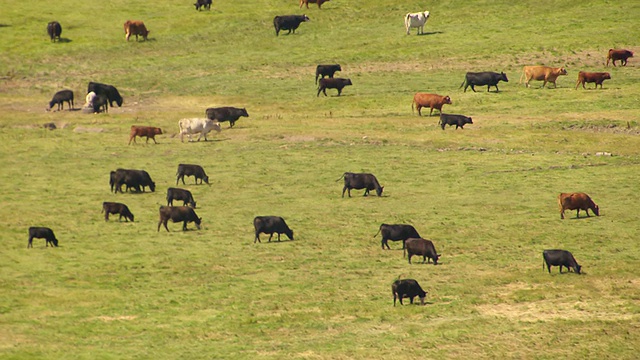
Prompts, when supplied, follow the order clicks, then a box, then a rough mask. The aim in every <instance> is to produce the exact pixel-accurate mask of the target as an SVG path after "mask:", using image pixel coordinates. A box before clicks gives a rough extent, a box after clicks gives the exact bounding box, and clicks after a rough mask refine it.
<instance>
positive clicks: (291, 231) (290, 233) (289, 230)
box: [284, 229, 293, 240]
mask: <svg viewBox="0 0 640 360" xmlns="http://www.w3.org/2000/svg"><path fill="white" fill-rule="evenodd" d="M284 234H285V235H287V237H288V238H289V240H293V230H291V229H287V230H286V231H285V232H284Z"/></svg>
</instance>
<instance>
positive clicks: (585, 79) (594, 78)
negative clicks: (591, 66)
mask: <svg viewBox="0 0 640 360" xmlns="http://www.w3.org/2000/svg"><path fill="white" fill-rule="evenodd" d="M606 79H611V75H610V74H609V73H608V72H584V71H580V72H579V73H578V82H576V90H577V89H578V86H580V84H582V88H583V89H586V88H585V87H584V83H596V89H597V88H598V85H600V89H602V83H603V82H604V81H605V80H606Z"/></svg>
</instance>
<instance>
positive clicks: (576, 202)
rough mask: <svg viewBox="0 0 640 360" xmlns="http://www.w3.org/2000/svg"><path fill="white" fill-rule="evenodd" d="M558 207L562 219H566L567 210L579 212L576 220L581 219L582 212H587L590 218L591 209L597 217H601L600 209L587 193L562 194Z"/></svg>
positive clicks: (559, 196)
mask: <svg viewBox="0 0 640 360" xmlns="http://www.w3.org/2000/svg"><path fill="white" fill-rule="evenodd" d="M558 206H559V207H560V219H564V211H565V210H577V212H576V218H579V217H580V210H584V211H586V212H587V216H590V215H589V209H591V211H593V213H594V214H596V216H600V208H599V207H598V205H596V203H594V202H593V200H591V198H590V197H589V195H587V194H585V193H560V195H558Z"/></svg>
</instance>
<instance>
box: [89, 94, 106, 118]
mask: <svg viewBox="0 0 640 360" xmlns="http://www.w3.org/2000/svg"><path fill="white" fill-rule="evenodd" d="M91 107H92V108H93V112H94V113H98V114H99V113H101V112H103V111H104V112H105V113H108V112H109V99H108V98H107V97H106V96H104V95H96V96H95V97H94V98H93V101H92V102H91Z"/></svg>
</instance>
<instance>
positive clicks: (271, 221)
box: [253, 216, 293, 244]
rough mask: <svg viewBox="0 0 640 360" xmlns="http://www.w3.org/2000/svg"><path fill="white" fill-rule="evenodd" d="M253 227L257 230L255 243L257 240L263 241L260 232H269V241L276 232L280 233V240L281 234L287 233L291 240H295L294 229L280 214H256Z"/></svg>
mask: <svg viewBox="0 0 640 360" xmlns="http://www.w3.org/2000/svg"><path fill="white" fill-rule="evenodd" d="M253 227H254V228H255V230H256V238H255V239H254V240H253V243H254V244H255V243H256V241H257V242H261V241H260V233H264V234H269V242H271V238H272V237H273V234H274V233H276V234H278V241H280V234H285V235H287V237H288V238H289V240H293V231H292V230H291V229H289V226H288V225H287V223H286V222H285V221H284V219H283V218H281V217H280V216H256V217H255V219H253Z"/></svg>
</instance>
